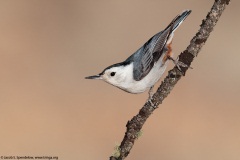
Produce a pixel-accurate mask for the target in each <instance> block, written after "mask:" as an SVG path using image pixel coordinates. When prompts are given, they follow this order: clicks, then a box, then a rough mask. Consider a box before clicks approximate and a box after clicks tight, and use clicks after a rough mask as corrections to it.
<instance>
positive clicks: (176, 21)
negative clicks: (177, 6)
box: [169, 10, 192, 32]
mask: <svg viewBox="0 0 240 160" xmlns="http://www.w3.org/2000/svg"><path fill="white" fill-rule="evenodd" d="M191 12H192V11H191V10H185V11H183V12H182V14H180V15H177V16H176V17H175V18H174V19H173V21H172V22H171V23H170V25H171V24H172V25H173V29H172V32H174V31H175V30H176V29H177V28H178V27H179V26H180V25H181V24H182V22H183V21H184V20H185V19H186V18H187V16H188V15H189V14H190V13H191ZM169 27H170V26H169Z"/></svg>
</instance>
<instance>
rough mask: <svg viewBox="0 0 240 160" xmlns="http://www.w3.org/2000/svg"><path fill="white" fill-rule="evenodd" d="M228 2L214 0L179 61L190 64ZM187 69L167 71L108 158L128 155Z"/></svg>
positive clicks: (228, 0) (175, 68)
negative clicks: (139, 135)
mask: <svg viewBox="0 0 240 160" xmlns="http://www.w3.org/2000/svg"><path fill="white" fill-rule="evenodd" d="M229 2H230V0H215V2H214V4H213V6H212V8H211V11H210V12H209V13H208V14H207V17H206V19H205V20H203V21H202V24H201V25H200V27H201V28H200V29H199V31H198V32H197V33H196V35H195V36H194V37H193V39H192V40H191V42H190V44H189V46H188V47H187V49H186V50H185V51H183V52H182V53H181V54H180V56H179V61H181V62H183V63H184V64H186V65H188V66H190V65H191V62H192V61H193V59H194V57H196V56H197V55H198V53H199V51H200V50H201V48H202V46H203V45H204V44H205V42H206V41H207V39H208V37H209V35H210V33H211V32H212V31H213V28H214V26H215V25H216V23H217V21H218V20H219V18H220V16H221V14H222V13H223V11H224V9H225V7H226V5H228V4H229ZM187 70H188V68H184V67H181V71H179V70H178V68H177V67H176V66H175V67H174V68H173V69H172V70H170V71H169V72H168V76H167V77H166V78H165V79H164V81H163V82H162V83H161V85H160V87H159V88H158V89H157V92H156V93H155V94H154V95H153V99H152V104H153V105H154V106H152V105H151V103H149V102H146V103H145V104H144V106H143V107H142V108H141V110H140V111H139V113H138V114H137V115H136V116H134V117H133V118H132V119H131V120H130V121H128V123H127V125H126V127H127V131H126V132H125V136H124V138H123V141H122V143H121V145H120V147H119V151H120V156H119V157H114V156H111V157H110V160H123V159H125V158H126V157H127V156H128V154H129V153H130V150H131V149H132V147H133V145H134V142H135V140H136V139H137V137H138V133H139V132H140V130H141V129H142V127H143V125H144V123H145V122H146V120H147V119H148V117H149V116H150V115H151V114H152V113H153V111H154V110H155V109H156V108H157V107H158V105H159V104H161V103H162V102H163V100H164V99H165V98H166V97H167V96H168V94H169V93H170V92H171V90H172V89H173V87H174V86H175V85H176V84H177V82H178V81H179V80H180V79H181V77H182V76H184V75H185V73H186V71H187Z"/></svg>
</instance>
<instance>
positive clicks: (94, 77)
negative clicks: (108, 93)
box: [85, 74, 102, 79]
mask: <svg viewBox="0 0 240 160" xmlns="http://www.w3.org/2000/svg"><path fill="white" fill-rule="evenodd" d="M85 79H102V77H101V75H99V74H98V75H94V76H88V77H85Z"/></svg>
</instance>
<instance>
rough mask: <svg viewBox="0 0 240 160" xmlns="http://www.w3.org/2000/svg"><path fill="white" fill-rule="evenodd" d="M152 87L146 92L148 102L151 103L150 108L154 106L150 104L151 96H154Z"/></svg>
mask: <svg viewBox="0 0 240 160" xmlns="http://www.w3.org/2000/svg"><path fill="white" fill-rule="evenodd" d="M153 87H154V86H151V87H150V89H149V91H148V95H149V97H148V102H149V103H151V105H152V106H154V104H153V103H152V97H153V94H154V92H153Z"/></svg>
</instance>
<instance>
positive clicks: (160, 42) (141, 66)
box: [127, 10, 191, 81]
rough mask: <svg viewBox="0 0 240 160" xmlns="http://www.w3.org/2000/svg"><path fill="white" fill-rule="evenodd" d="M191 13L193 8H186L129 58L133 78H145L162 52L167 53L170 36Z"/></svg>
mask: <svg viewBox="0 0 240 160" xmlns="http://www.w3.org/2000/svg"><path fill="white" fill-rule="evenodd" d="M190 13H191V10H186V11H184V12H183V13H181V14H180V15H177V16H176V17H175V18H174V19H173V20H172V22H171V23H170V24H169V25H168V26H167V27H166V29H164V30H163V31H161V32H159V33H157V34H156V35H154V36H153V37H152V38H150V39H149V40H148V41H147V42H146V43H145V44H144V45H143V46H142V47H141V48H140V49H139V50H137V51H136V52H135V53H134V54H133V55H132V56H131V57H129V58H128V59H127V60H129V61H133V78H134V79H135V80H136V81H140V80H141V79H143V78H144V77H145V76H146V75H147V74H148V73H149V72H150V70H151V69H152V67H153V66H154V64H155V63H156V62H157V61H158V60H159V58H160V57H161V56H162V54H164V53H166V47H165V45H166V43H167V41H168V39H169V37H170V36H171V34H172V33H173V32H174V31H175V30H176V29H177V28H178V27H179V25H180V24H181V23H182V21H184V20H185V19H186V17H187V16H188V15H189V14H190Z"/></svg>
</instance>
